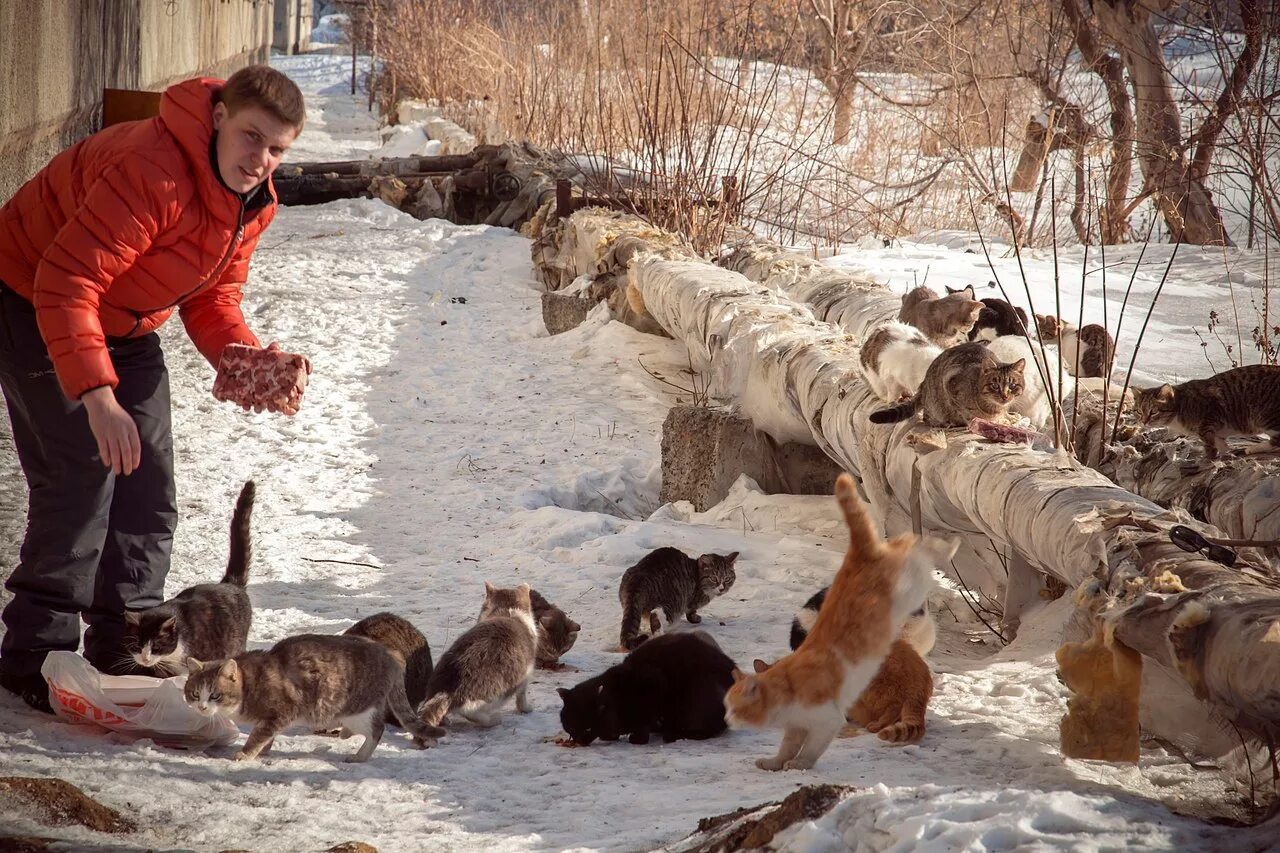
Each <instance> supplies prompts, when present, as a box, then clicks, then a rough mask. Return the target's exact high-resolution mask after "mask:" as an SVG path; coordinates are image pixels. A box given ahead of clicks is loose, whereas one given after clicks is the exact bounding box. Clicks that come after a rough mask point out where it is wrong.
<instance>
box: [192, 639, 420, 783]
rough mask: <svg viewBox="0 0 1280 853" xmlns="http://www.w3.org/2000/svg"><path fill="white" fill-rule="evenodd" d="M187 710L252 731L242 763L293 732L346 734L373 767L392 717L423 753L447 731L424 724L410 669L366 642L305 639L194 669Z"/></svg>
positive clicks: (195, 663) (359, 755) (358, 754)
mask: <svg viewBox="0 0 1280 853" xmlns="http://www.w3.org/2000/svg"><path fill="white" fill-rule="evenodd" d="M187 666H188V669H189V670H190V673H191V674H190V675H189V676H187V682H186V684H185V685H184V686H183V696H184V697H185V698H186V700H187V703H188V704H190V705H191V706H192V707H194V708H195V709H196V710H197V711H199V712H200V713H201V714H204V715H206V716H213V715H215V714H217V715H222V716H227V717H231V718H232V719H234V720H236V721H237V722H245V723H251V724H252V725H253V731H251V732H250V733H249V739H248V740H247V741H246V742H245V745H244V748H243V749H241V750H240V751H239V752H238V753H236V760H237V761H245V760H251V759H254V758H257V757H258V756H259V755H261V754H263V753H264V752H266V751H267V750H269V749H270V748H271V745H272V743H273V742H274V741H275V737H276V735H277V734H279V733H280V732H282V731H284V730H285V729H286V728H288V727H289V726H291V725H294V724H297V723H305V724H306V725H309V726H310V727H311V728H313V729H330V728H340V729H341V731H342V733H343V735H344V736H350V735H362V736H363V737H364V742H363V743H361V745H360V749H359V750H358V751H357V752H356V753H355V755H353V756H351V757H350V758H348V759H347V760H348V761H366V760H368V758H369V756H370V755H372V754H373V750H374V749H375V748H376V747H377V746H378V743H379V742H380V741H381V740H382V732H383V727H384V718H385V715H386V712H387V711H388V710H390V711H391V713H392V714H393V715H394V716H395V718H396V720H397V721H398V722H399V723H400V725H401V726H403V727H404V728H405V729H406V730H407V731H409V732H410V734H412V735H413V738H414V743H415V745H417V746H419V747H427V746H434V745H435V743H436V740H435V739H436V738H438V737H441V736H443V735H444V734H445V731H444V729H440V728H437V727H435V726H430V725H426V724H424V723H423V722H421V721H420V720H419V719H418V718H417V717H416V716H415V715H414V713H413V709H412V708H411V707H410V706H409V700H408V698H407V697H406V696H405V692H404V667H402V666H401V665H400V664H399V662H397V661H396V659H395V658H394V657H392V655H391V652H389V651H388V650H387V649H386V648H385V647H383V646H382V645H380V644H378V643H376V642H373V641H370V640H368V639H366V638H364V637H349V636H336V637H335V636H329V635H323V634H302V635H300V636H297V637H289V638H287V639H284V640H281V641H280V642H278V643H276V644H275V645H274V646H272V647H271V648H270V649H267V650H265V651H251V652H244V653H243V654H239V655H236V656H235V657H233V658H230V659H228V660H219V661H211V662H209V663H202V662H200V661H198V660H190V661H188V662H187Z"/></svg>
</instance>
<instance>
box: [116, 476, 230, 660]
mask: <svg viewBox="0 0 1280 853" xmlns="http://www.w3.org/2000/svg"><path fill="white" fill-rule="evenodd" d="M254 495H255V487H254V484H253V481H252V480H250V481H248V482H247V483H245V484H244V486H243V488H241V490H240V497H239V498H238V499H237V500H236V508H235V511H234V512H233V513H232V515H231V550H230V555H229V556H228V557H227V570H226V572H225V573H224V574H223V576H222V580H221V581H219V582H218V583H205V584H199V585H197V586H193V587H189V588H187V589H184V590H183V591H182V592H180V593H178V594H177V595H175V596H174V597H173V598H171V599H169V600H168V601H166V602H164V603H163V604H160V605H157V606H156V607H152V608H150V609H147V610H131V611H128V612H127V613H125V617H124V618H125V635H124V643H125V648H126V649H128V650H129V654H130V657H132V658H133V660H134V662H135V663H137V664H138V666H140V667H146V668H150V669H152V671H153V672H155V673H156V674H158V675H162V676H163V675H177V674H179V673H182V672H186V659H187V658H188V657H193V658H198V659H200V660H220V659H222V658H229V657H232V656H234V655H237V654H239V653H240V652H242V651H244V649H245V644H246V642H247V641H248V639H249V624H250V622H251V621H252V619H253V607H252V606H251V605H250V603H249V593H248V592H246V591H245V584H246V583H248V578H249V562H250V559H251V557H252V554H253V549H252V542H251V539H250V521H251V518H252V516H253V500H254Z"/></svg>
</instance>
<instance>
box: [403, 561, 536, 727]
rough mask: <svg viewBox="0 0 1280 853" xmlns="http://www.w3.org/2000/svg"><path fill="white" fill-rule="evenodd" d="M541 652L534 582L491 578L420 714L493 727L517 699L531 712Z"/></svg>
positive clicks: (431, 721) (434, 721) (429, 720)
mask: <svg viewBox="0 0 1280 853" xmlns="http://www.w3.org/2000/svg"><path fill="white" fill-rule="evenodd" d="M537 651H538V630H537V627H536V626H535V624H534V621H533V604H532V601H531V599H530V595H529V585H528V584H527V583H522V584H520V585H519V586H518V587H516V588H514V589H499V588H497V587H495V586H494V585H493V584H491V583H488V582H486V583H485V585H484V604H483V605H482V606H481V608H480V616H479V618H478V619H477V620H476V624H475V625H474V626H473V627H472V628H471V629H470V630H468V631H467V632H466V633H465V634H463V635H462V636H461V637H459V638H458V639H456V640H454V642H453V645H452V646H450V647H449V649H448V651H446V652H445V653H444V654H443V655H441V657H440V661H439V662H438V663H437V664H436V668H435V672H433V673H432V674H431V681H430V682H428V684H427V698H426V700H425V701H424V702H423V703H422V704H421V705H419V706H418V716H419V717H421V719H422V721H423V722H424V723H426V724H427V725H430V726H434V725H439V724H440V723H441V722H442V721H443V720H444V719H445V718H446V717H448V716H449V715H450V714H458V715H460V716H462V717H463V718H465V719H467V720H469V721H471V722H473V723H475V724H476V725H478V726H484V727H486V728H488V727H490V726H496V725H497V724H498V723H499V722H500V721H501V719H502V709H503V706H504V705H506V703H507V701H508V700H509V699H512V698H513V697H514V699H515V703H516V709H517V710H519V711H520V713H522V714H527V713H529V712H530V711H532V710H533V706H532V705H531V704H530V703H529V696H528V691H529V676H530V675H532V674H533V667H534V664H535V663H536V662H537Z"/></svg>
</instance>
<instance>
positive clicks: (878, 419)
mask: <svg viewBox="0 0 1280 853" xmlns="http://www.w3.org/2000/svg"><path fill="white" fill-rule="evenodd" d="M1026 364H1027V360H1026V359H1024V358H1020V359H1018V360H1017V361H1015V362H1013V363H1012V364H1002V363H1000V362H998V361H996V360H995V358H993V357H992V355H991V352H990V351H989V350H988V349H987V346H986V343H985V342H982V341H971V342H969V343H965V344H960V345H959V346H955V347H952V348H951V349H947V350H943V351H942V354H941V355H939V356H938V357H937V358H935V359H934V360H933V363H932V364H930V365H929V369H928V370H927V371H926V372H925V374H924V381H923V382H921V383H920V390H919V391H918V392H916V395H915V396H914V397H912V398H911V399H910V400H905V401H903V402H901V403H899V404H898V405H896V406H891V407H889V408H887V409H881V410H879V411H877V412H872V413H871V422H872V423H873V424H891V423H897V422H898V421H905V420H906V419H907V418H909V417H911V416H912V415H914V414H916V413H917V412H919V413H920V414H921V415H922V416H923V418H924V422H925V423H926V424H927V425H929V426H934V427H961V426H967V425H968V423H969V421H970V420H972V419H973V418H987V419H990V418H994V417H999V416H1001V415H1003V414H1005V413H1006V412H1007V411H1008V410H1009V404H1010V403H1011V402H1013V401H1014V400H1015V399H1017V397H1018V396H1019V395H1020V394H1021V393H1022V389H1023V387H1024V383H1023V377H1022V371H1023V369H1024V368H1025V367H1026Z"/></svg>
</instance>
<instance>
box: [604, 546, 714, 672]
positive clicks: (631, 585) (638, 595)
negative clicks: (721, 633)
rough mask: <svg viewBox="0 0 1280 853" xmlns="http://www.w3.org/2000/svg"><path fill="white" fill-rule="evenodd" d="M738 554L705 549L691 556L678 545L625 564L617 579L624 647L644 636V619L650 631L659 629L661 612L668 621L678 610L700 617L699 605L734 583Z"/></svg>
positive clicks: (691, 618) (692, 618) (690, 618)
mask: <svg viewBox="0 0 1280 853" xmlns="http://www.w3.org/2000/svg"><path fill="white" fill-rule="evenodd" d="M737 559H738V552H737V551H734V552H733V553H732V554H729V555H727V556H723V557H722V556H720V555H719V554H703V555H702V556H701V557H698V559H696V560H695V559H693V558H692V557H690V556H689V555H688V554H685V553H684V552H683V551H681V550H679V549H678V548H659V549H657V550H656V551H653V552H652V553H650V554H647V555H646V556H645V557H643V558H642V559H641V560H640V562H638V563H636V564H635V565H634V566H632V567H631V568H629V569H627V571H626V572H625V573H624V574H623V575H622V582H621V583H620V584H619V585H618V600H619V601H620V602H621V603H622V631H621V643H622V647H623V648H624V649H627V650H631V649H634V648H635V647H636V646H638V645H640V644H641V643H643V642H644V641H645V636H644V634H643V633H641V632H642V631H643V630H644V628H645V627H646V626H645V622H646V621H647V623H648V628H649V629H650V633H652V634H654V635H656V634H658V632H659V631H661V630H662V622H661V620H660V619H659V617H658V614H659V613H661V614H662V615H664V616H665V617H666V619H667V624H668V625H670V624H671V623H672V622H674V621H675V620H676V619H678V618H679V617H681V616H684V617H685V618H686V619H687V620H688V621H690V622H692V623H695V624H696V623H698V622H701V621H702V617H701V616H699V615H698V612H697V611H698V608H699V607H703V606H705V605H707V604H708V603H709V602H710V601H711V599H713V598H715V597H716V596H717V595H723V594H724V593H725V592H726V591H727V590H728V589H729V588H730V587H731V586H733V582H734V580H735V579H736V577H737V575H736V574H735V572H734V569H733V564H734V563H735V562H736V561H737Z"/></svg>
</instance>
